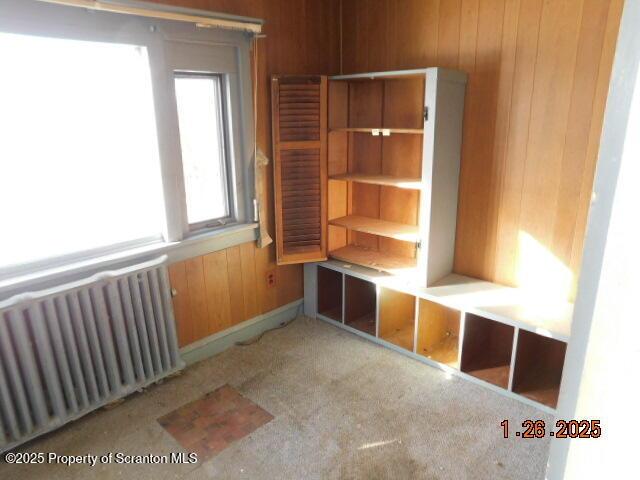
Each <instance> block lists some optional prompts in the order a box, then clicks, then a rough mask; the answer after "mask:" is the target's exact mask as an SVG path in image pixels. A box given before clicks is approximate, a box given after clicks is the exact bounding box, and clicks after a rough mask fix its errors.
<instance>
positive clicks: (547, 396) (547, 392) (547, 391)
mask: <svg viewBox="0 0 640 480" xmlns="http://www.w3.org/2000/svg"><path fill="white" fill-rule="evenodd" d="M514 393H516V394H518V395H522V396H523V397H527V398H530V399H531V400H533V401H535V402H538V403H541V404H543V405H546V406H547V407H551V408H556V406H557V404H558V395H559V394H560V387H559V386H553V387H546V388H544V387H541V388H536V389H531V390H525V391H518V392H514Z"/></svg>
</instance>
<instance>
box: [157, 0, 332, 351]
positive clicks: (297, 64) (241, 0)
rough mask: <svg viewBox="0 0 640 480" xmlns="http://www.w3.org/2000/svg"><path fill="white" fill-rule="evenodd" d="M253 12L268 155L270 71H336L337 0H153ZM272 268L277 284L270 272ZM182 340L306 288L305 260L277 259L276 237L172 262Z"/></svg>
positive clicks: (261, 142)
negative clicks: (257, 22)
mask: <svg viewBox="0 0 640 480" xmlns="http://www.w3.org/2000/svg"><path fill="white" fill-rule="evenodd" d="M153 1H155V2H156V3H164V4H170V5H176V6H182V7H189V8H200V9H205V10H212V11H216V12H224V13H231V14H235V15H244V16H250V17H258V18H262V19H264V20H265V25H264V33H265V34H266V35H267V38H266V39H264V40H259V44H258V87H259V91H258V98H259V104H258V128H257V139H258V147H259V148H260V149H262V151H263V152H265V154H266V155H267V156H268V157H269V158H270V159H271V158H272V154H271V109H270V102H271V100H270V94H269V92H270V80H269V79H270V77H271V75H273V74H278V73H293V74H296V73H300V74H302V73H309V74H317V73H323V74H332V73H338V71H339V65H340V1H339V0H327V1H316V0H153ZM267 170H268V178H267V181H266V182H265V183H266V186H265V187H266V198H267V199H268V206H269V215H268V228H269V232H270V234H271V236H272V237H273V235H274V216H273V177H272V174H273V172H272V168H271V167H269V168H267ZM272 273H275V279H276V285H275V286H273V287H269V286H268V284H267V276H268V275H269V274H272ZM170 274H171V284H172V286H173V288H175V289H176V290H177V293H178V294H177V296H176V297H174V306H175V311H176V317H177V322H178V330H179V338H180V345H181V346H182V345H187V344H189V343H192V342H193V341H195V340H198V339H200V338H203V337H206V336H208V335H211V334H213V333H216V332H218V331H220V330H223V329H225V328H228V327H229V326H231V325H234V324H236V323H239V322H241V321H243V320H246V319H249V318H251V317H254V316H256V315H258V314H260V313H265V312H268V311H270V310H273V309H275V308H277V307H279V306H281V305H284V304H287V303H289V302H292V301H294V300H296V299H298V298H301V297H302V295H303V286H302V285H303V284H302V267H301V266H300V265H291V266H277V265H276V263H275V250H274V247H273V245H270V246H269V247H267V248H263V249H259V248H256V247H255V246H254V244H253V243H248V244H244V245H241V246H237V247H233V248H229V249H227V250H223V251H219V252H214V253H212V254H209V255H205V256H203V257H197V258H193V259H189V260H186V261H183V262H179V263H176V264H174V265H172V266H171V267H170Z"/></svg>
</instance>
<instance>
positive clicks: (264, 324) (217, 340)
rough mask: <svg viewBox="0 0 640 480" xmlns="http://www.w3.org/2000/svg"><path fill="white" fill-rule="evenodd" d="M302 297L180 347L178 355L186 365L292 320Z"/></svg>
mask: <svg viewBox="0 0 640 480" xmlns="http://www.w3.org/2000/svg"><path fill="white" fill-rule="evenodd" d="M302 303H303V299H300V300H296V301H294V302H291V303H288V304H286V305H283V306H282V307H279V308H276V309H275V310H271V311H270V312H267V313H263V314H262V315H258V316H257V317H253V318H250V319H249V320H246V321H244V322H242V323H239V324H237V325H234V326H233V327H231V328H228V329H226V330H224V331H222V332H218V333H215V334H213V335H210V336H208V337H205V338H202V339H200V340H198V341H196V342H194V343H192V344H190V345H187V346H186V347H183V348H181V349H180V356H181V357H182V359H183V360H184V361H185V363H186V364H187V365H192V364H194V363H196V362H199V361H200V360H204V359H206V358H209V357H212V356H213V355H216V354H218V353H220V352H223V351H225V350H226V349H227V348H229V347H232V346H233V345H235V344H236V342H242V341H245V340H248V339H250V338H253V337H255V336H256V335H260V334H261V333H262V332H264V331H266V330H269V329H271V328H274V327H277V326H278V325H280V324H281V323H283V322H287V321H289V320H292V319H294V318H295V317H296V315H297V314H298V311H299V310H300V305H302Z"/></svg>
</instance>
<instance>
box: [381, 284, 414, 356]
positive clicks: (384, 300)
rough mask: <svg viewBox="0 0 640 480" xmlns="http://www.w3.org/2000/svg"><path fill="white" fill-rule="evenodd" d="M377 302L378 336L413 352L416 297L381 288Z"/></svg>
mask: <svg viewBox="0 0 640 480" xmlns="http://www.w3.org/2000/svg"><path fill="white" fill-rule="evenodd" d="M378 302H379V304H380V306H379V312H378V319H379V326H378V336H379V338H381V339H382V340H385V341H387V342H389V343H393V344H394V345H396V346H398V347H400V348H403V349H405V350H408V351H410V352H413V338H414V332H415V316H416V310H415V303H416V297H414V296H412V295H407V294H406V293H402V292H397V291H395V290H390V289H387V288H381V289H380V295H379V299H378Z"/></svg>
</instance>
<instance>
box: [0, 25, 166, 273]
mask: <svg viewBox="0 0 640 480" xmlns="http://www.w3.org/2000/svg"><path fill="white" fill-rule="evenodd" d="M0 58H2V61H1V62H0V132H2V134H1V135H2V140H1V141H0V224H1V225H2V227H1V230H0V267H4V266H7V265H13V264H20V263H25V262H30V261H34V260H40V259H46V258H50V257H57V256H63V255H65V254H71V253H74V254H75V253H78V252H84V251H90V250H95V249H102V248H104V247H110V246H114V245H118V244H123V243H129V242H134V241H138V240H142V239H150V238H152V237H155V238H158V237H159V236H160V235H161V233H162V231H163V229H164V211H163V210H164V203H163V199H162V189H161V177H160V163H159V158H158V146H157V137H156V124H155V115H154V108H153V98H152V88H151V78H150V71H149V60H148V58H147V52H146V49H145V48H144V47H139V46H135V45H124V44H114V43H98V42H87V41H77V40H69V39H53V38H45V37H34V36H24V35H13V34H4V33H0Z"/></svg>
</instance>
